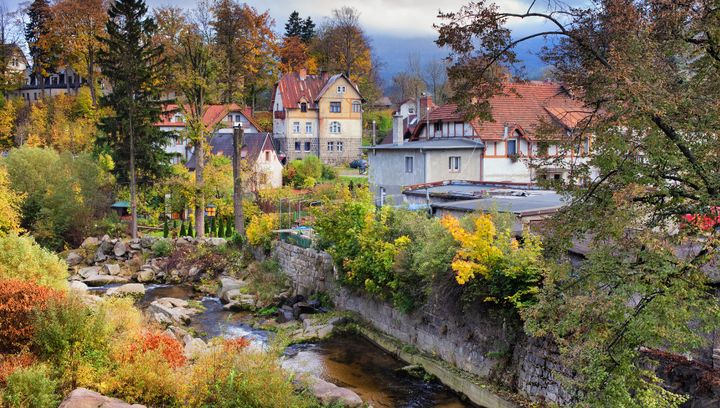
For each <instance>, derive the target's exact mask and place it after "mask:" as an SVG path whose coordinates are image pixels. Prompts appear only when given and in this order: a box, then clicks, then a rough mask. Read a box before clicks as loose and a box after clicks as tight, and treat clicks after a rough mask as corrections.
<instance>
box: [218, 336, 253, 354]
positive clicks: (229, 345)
mask: <svg viewBox="0 0 720 408" xmlns="http://www.w3.org/2000/svg"><path fill="white" fill-rule="evenodd" d="M249 345H250V340H248V339H247V338H246V337H236V338H234V339H226V340H224V341H223V346H224V347H225V350H227V351H240V350H242V349H244V348H245V347H247V346H249Z"/></svg>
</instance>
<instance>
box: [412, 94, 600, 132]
mask: <svg viewBox="0 0 720 408" xmlns="http://www.w3.org/2000/svg"><path fill="white" fill-rule="evenodd" d="M489 102H490V106H491V112H492V117H493V120H494V121H492V122H489V121H485V122H482V121H480V120H479V119H473V120H471V121H470V124H471V125H472V127H473V129H474V131H475V133H476V134H477V135H478V136H479V138H480V139H482V140H502V139H503V136H504V134H505V126H506V125H507V126H508V128H509V131H510V132H512V131H514V130H516V129H517V130H519V131H520V132H521V133H523V134H524V135H525V136H526V137H527V138H528V139H531V140H532V139H534V138H535V136H536V131H537V129H538V127H539V126H540V124H541V123H543V122H547V123H554V124H557V125H560V126H562V127H564V128H565V129H568V130H569V129H572V128H574V127H575V126H576V125H577V124H578V122H580V121H581V120H583V119H584V118H586V117H587V115H588V114H589V113H590V110H589V109H588V108H586V107H585V106H584V104H583V103H582V101H580V100H578V99H576V98H573V97H572V96H571V95H570V94H569V93H568V92H567V90H566V89H565V88H564V87H563V86H562V85H560V84H557V83H553V82H540V81H529V82H522V83H513V84H508V85H507V86H506V88H505V92H504V94H502V95H496V96H493V97H491V98H490V99H489ZM427 120H428V118H426V117H425V116H423V117H422V119H421V120H420V124H419V126H418V127H417V129H416V130H415V133H414V135H413V137H414V138H417V137H418V135H419V132H420V130H421V129H422V128H423V127H424V126H425V123H426V121H427ZM429 121H430V122H438V121H441V122H462V121H464V119H463V115H462V114H461V113H459V112H458V111H457V105H454V104H446V105H442V106H438V107H437V108H435V109H433V110H432V111H430V114H429Z"/></svg>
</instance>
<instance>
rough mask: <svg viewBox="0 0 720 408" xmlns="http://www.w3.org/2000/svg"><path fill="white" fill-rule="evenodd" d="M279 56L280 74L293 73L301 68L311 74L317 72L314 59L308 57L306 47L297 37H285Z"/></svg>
mask: <svg viewBox="0 0 720 408" xmlns="http://www.w3.org/2000/svg"><path fill="white" fill-rule="evenodd" d="M279 54H280V69H281V71H282V72H285V73H287V72H295V71H297V70H299V69H301V68H305V69H306V70H307V72H308V73H311V74H312V73H316V72H317V62H316V61H315V58H314V57H313V56H311V55H310V53H309V49H308V46H307V45H306V44H305V43H304V42H303V41H302V40H301V39H300V38H299V37H294V36H293V37H285V38H284V39H283V42H282V45H281V46H280V51H279Z"/></svg>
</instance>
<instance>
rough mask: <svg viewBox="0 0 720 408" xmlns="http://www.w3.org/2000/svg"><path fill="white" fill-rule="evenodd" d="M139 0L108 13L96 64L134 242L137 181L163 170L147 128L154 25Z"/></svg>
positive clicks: (153, 106) (161, 140) (153, 86)
mask: <svg viewBox="0 0 720 408" xmlns="http://www.w3.org/2000/svg"><path fill="white" fill-rule="evenodd" d="M146 14H147V6H146V5H145V2H144V1H143V0H118V1H116V2H114V3H113V4H112V6H111V7H110V9H109V10H108V21H107V24H106V31H107V36H106V37H104V38H102V39H101V41H102V42H103V43H104V44H105V48H104V49H103V50H101V52H99V55H98V59H99V62H100V66H101V68H102V71H103V74H104V75H105V76H106V77H107V78H108V81H109V82H110V86H111V89H112V92H111V93H108V94H107V95H105V96H103V98H102V100H101V103H102V105H103V106H106V107H109V108H112V110H113V112H114V115H111V116H108V117H106V118H105V119H103V122H102V124H101V126H102V128H103V130H104V131H105V134H106V136H105V138H104V140H101V143H102V142H104V144H106V145H107V147H109V148H110V151H111V152H112V154H113V159H114V160H115V163H116V167H115V169H116V172H117V175H118V178H119V180H120V182H123V181H126V182H129V184H130V207H131V214H132V227H131V229H132V236H133V238H136V237H137V197H136V190H137V179H138V177H139V178H141V179H150V178H153V177H157V176H158V175H161V174H162V173H164V172H165V171H166V169H167V154H166V153H165V151H164V145H165V143H166V136H165V135H164V134H163V133H161V132H160V131H159V130H158V129H157V128H156V127H155V126H153V124H154V123H155V122H156V121H157V120H158V119H159V116H160V113H161V110H160V104H159V102H158V101H159V97H160V87H159V86H157V85H158V84H159V83H160V81H159V78H160V76H161V69H162V66H163V63H162V60H161V58H160V55H161V53H162V47H160V46H155V45H154V44H153V42H152V36H153V33H154V32H155V30H156V26H155V22H154V21H153V19H152V18H150V17H145V15H146Z"/></svg>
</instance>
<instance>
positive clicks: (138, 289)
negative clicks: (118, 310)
mask: <svg viewBox="0 0 720 408" xmlns="http://www.w3.org/2000/svg"><path fill="white" fill-rule="evenodd" d="M105 295H107V296H119V297H123V296H129V297H135V298H139V297H142V296H144V295H145V285H143V284H142V283H126V284H124V285H121V286H118V287H115V288H110V289H108V290H107V292H105Z"/></svg>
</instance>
